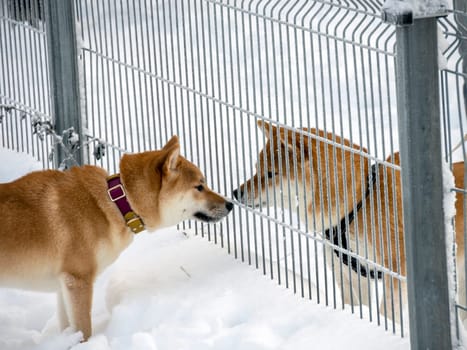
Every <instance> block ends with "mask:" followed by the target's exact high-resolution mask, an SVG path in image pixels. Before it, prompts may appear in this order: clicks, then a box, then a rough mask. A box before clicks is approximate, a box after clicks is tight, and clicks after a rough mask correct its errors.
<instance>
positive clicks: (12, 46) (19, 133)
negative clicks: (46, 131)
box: [0, 0, 53, 167]
mask: <svg viewBox="0 0 467 350" xmlns="http://www.w3.org/2000/svg"><path fill="white" fill-rule="evenodd" d="M44 18H45V15H44V8H43V6H41V2H38V1H30V2H29V1H28V2H25V1H6V0H3V1H0V65H1V67H0V76H1V79H0V146H1V147H4V148H10V149H14V150H17V151H21V152H27V153H30V154H31V155H33V156H34V157H35V158H37V159H39V160H41V161H42V163H43V165H44V167H51V166H52V163H51V160H50V157H49V155H50V153H51V152H52V149H53V147H52V143H53V141H52V140H51V138H50V137H48V136H45V137H43V135H42V134H40V133H37V132H36V133H34V132H35V128H34V125H33V124H34V123H35V122H37V121H38V120H45V119H48V120H51V112H50V101H49V85H48V64H47V43H46V34H45V24H44ZM36 126H37V125H36Z"/></svg>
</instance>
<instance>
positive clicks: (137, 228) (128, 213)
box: [107, 174, 145, 234]
mask: <svg viewBox="0 0 467 350" xmlns="http://www.w3.org/2000/svg"><path fill="white" fill-rule="evenodd" d="M107 187H108V189H107V193H108V195H109V198H110V200H111V201H112V202H114V203H115V205H116V206H117V208H118V210H119V211H120V213H121V214H122V216H123V218H124V220H125V223H126V225H127V226H128V228H129V229H130V230H131V232H133V233H134V234H136V233H140V232H141V231H144V230H145V226H144V222H143V220H142V219H141V218H140V217H139V216H138V215H137V214H136V213H135V212H134V211H133V209H132V208H131V206H130V203H129V202H128V200H127V197H126V193H125V188H124V187H123V184H122V182H121V179H120V174H116V175H112V176H109V177H108V178H107Z"/></svg>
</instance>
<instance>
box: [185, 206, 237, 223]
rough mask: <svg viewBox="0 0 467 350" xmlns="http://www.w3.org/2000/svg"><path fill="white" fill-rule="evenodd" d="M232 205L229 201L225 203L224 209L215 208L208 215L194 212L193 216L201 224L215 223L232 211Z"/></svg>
mask: <svg viewBox="0 0 467 350" xmlns="http://www.w3.org/2000/svg"><path fill="white" fill-rule="evenodd" d="M233 207H234V205H233V203H232V202H230V201H226V202H225V208H216V209H213V210H211V211H209V212H208V213H206V212H201V211H198V212H196V213H195V214H194V215H193V216H194V217H195V218H196V219H198V220H200V221H203V222H206V223H209V222H217V221H219V220H221V219H222V218H224V217H225V216H227V214H229V213H230V212H231V210H232V209H233Z"/></svg>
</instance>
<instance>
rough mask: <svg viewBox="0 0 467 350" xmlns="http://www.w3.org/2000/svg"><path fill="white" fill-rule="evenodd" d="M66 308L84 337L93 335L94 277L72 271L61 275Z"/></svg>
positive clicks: (73, 325) (73, 323) (71, 320)
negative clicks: (83, 275)
mask: <svg viewBox="0 0 467 350" xmlns="http://www.w3.org/2000/svg"><path fill="white" fill-rule="evenodd" d="M60 285H61V293H62V297H63V302H64V306H65V307H64V308H65V310H66V314H67V315H68V320H69V322H70V325H71V326H72V328H73V329H74V330H76V331H81V332H82V333H83V339H84V340H87V339H88V338H89V337H90V336H91V332H92V329H91V305H92V291H93V279H92V278H83V277H80V276H77V275H74V274H70V273H63V274H62V276H61V277H60Z"/></svg>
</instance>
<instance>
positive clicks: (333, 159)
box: [233, 121, 465, 321]
mask: <svg viewBox="0 0 467 350" xmlns="http://www.w3.org/2000/svg"><path fill="white" fill-rule="evenodd" d="M258 126H259V128H260V129H261V131H263V132H264V134H265V137H266V139H267V142H266V145H265V147H264V149H263V150H262V151H261V152H260V154H259V156H258V163H257V166H256V171H257V173H256V175H254V176H253V177H252V178H251V179H249V180H248V181H246V182H245V183H244V184H242V185H241V186H240V187H239V188H238V189H236V190H234V192H233V195H234V197H236V198H237V199H238V200H239V201H240V202H241V203H243V204H246V205H248V206H252V207H258V206H263V207H264V206H273V205H274V203H272V202H270V203H268V202H267V199H268V198H269V199H270V200H272V198H274V197H276V198H281V196H283V198H284V200H283V201H282V202H283V203H285V204H286V205H288V203H293V205H292V206H291V208H286V209H289V210H292V211H294V212H297V211H298V212H299V213H300V217H301V220H302V221H303V222H305V221H307V222H308V229H309V230H310V231H311V232H321V233H323V236H324V237H325V238H327V239H328V240H329V241H331V243H333V244H334V245H336V246H339V247H340V248H342V249H340V250H339V249H336V248H333V247H329V246H328V247H327V259H326V261H327V263H328V265H329V267H331V266H332V265H333V266H334V268H335V269H336V268H337V269H339V266H343V268H342V270H343V281H342V283H341V279H340V278H337V280H338V283H339V285H340V289H341V291H342V293H343V296H344V302H345V303H346V304H351V303H353V304H357V303H358V302H359V297H358V296H359V294H358V293H357V291H358V289H357V288H358V285H359V284H358V283H359V280H360V285H361V283H362V282H361V281H362V280H363V281H365V280H367V279H368V278H370V279H374V278H378V279H383V278H384V283H385V293H384V295H385V297H384V298H382V299H383V300H381V303H380V312H381V313H382V314H387V316H388V317H389V318H391V319H394V320H396V321H398V320H400V312H401V311H402V307H403V306H404V305H406V303H405V299H406V295H407V292H406V284H405V283H400V282H399V280H397V279H396V278H394V277H391V275H390V274H387V273H382V271H378V269H375V268H374V266H371V265H370V264H366V263H365V262H361V261H359V260H358V259H357V258H356V257H354V256H351V255H349V254H346V253H345V251H344V250H343V249H346V250H348V251H351V252H353V253H358V254H359V255H363V256H367V257H368V260H372V261H375V262H376V263H377V264H379V265H381V266H384V267H385V268H386V269H388V270H391V271H394V272H396V273H397V274H401V275H404V276H405V274H406V261H405V247H404V228H403V217H402V197H401V178H400V172H399V171H395V170H393V169H392V168H390V167H385V166H383V165H378V166H373V167H372V168H371V170H370V167H369V165H368V163H369V161H368V158H366V157H365V154H367V151H366V149H364V148H363V147H360V146H358V145H355V144H352V143H351V142H350V141H349V140H346V139H344V138H341V137H339V136H336V135H333V134H331V133H325V132H324V131H322V130H317V129H306V128H304V129H303V130H304V131H305V132H307V133H309V134H313V135H316V136H315V137H310V136H307V135H301V134H300V133H298V132H293V131H291V130H286V129H285V128H282V127H280V128H278V127H275V126H273V125H271V124H268V123H265V122H261V121H259V122H258ZM326 140H330V141H333V142H334V143H337V144H339V145H341V146H337V147H335V146H333V145H332V144H330V143H328V142H325V141H326ZM387 162H391V163H393V164H397V165H400V161H399V154H398V153H396V154H394V155H393V156H390V157H389V158H388V159H387ZM453 173H454V177H455V183H456V187H458V188H464V163H456V164H454V166H453ZM289 179H290V180H289ZM288 181H290V182H291V183H290V186H289V185H288ZM289 191H290V192H291V193H289ZM267 192H269V195H267ZM273 193H276V194H275V195H273ZM288 198H292V200H290V201H289V200H288ZM463 217H464V208H463V200H462V197H461V195H460V194H457V200H456V220H455V222H456V227H455V229H456V236H457V238H456V242H457V244H458V249H457V252H458V254H457V255H458V256H457V265H458V269H457V273H458V280H459V284H458V285H459V286H460V288H461V290H460V291H459V298H460V300H461V301H463V302H465V290H463V286H464V281H465V271H464V240H463V232H464V219H463ZM440 249H443V248H440ZM365 252H367V253H365ZM365 254H367V255H365ZM331 256H332V257H333V258H332V259H334V264H333V261H332V259H331V258H330V257H331ZM340 260H341V261H342V262H340ZM340 264H342V265H340ZM349 270H351V272H350V273H349ZM366 285H368V284H365V286H366ZM391 286H392V288H393V289H394V292H393V293H391V291H390V289H389V288H391ZM366 289H367V288H366V287H363V286H362V288H361V290H360V291H359V292H360V293H362V292H363V293H365V292H366ZM400 289H401V293H399V290H400ZM360 295H362V294H360ZM399 295H402V299H403V300H402V303H401V301H400V300H399ZM392 298H394V299H392ZM361 300H362V301H361V302H362V303H368V300H369V297H368V295H366V296H365V294H363V297H362V299H361ZM392 300H393V301H394V304H392ZM392 305H394V314H392V312H391V311H390V310H391V309H392ZM462 318H465V317H462Z"/></svg>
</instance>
